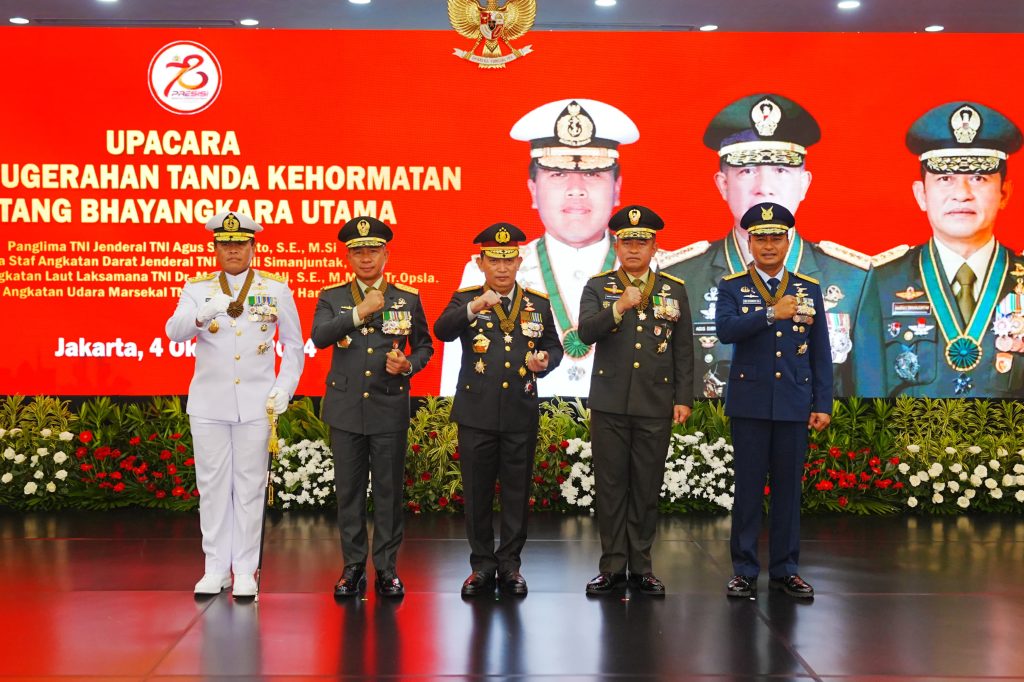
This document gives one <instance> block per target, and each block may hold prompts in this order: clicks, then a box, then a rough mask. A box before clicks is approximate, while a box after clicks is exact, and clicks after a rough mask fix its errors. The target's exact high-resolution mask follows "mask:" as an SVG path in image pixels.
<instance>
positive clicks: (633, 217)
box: [608, 204, 665, 241]
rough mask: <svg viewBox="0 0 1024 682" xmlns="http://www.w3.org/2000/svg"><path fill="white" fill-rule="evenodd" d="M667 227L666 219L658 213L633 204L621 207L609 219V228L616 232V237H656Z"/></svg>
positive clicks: (641, 238) (644, 238)
mask: <svg viewBox="0 0 1024 682" xmlns="http://www.w3.org/2000/svg"><path fill="white" fill-rule="evenodd" d="M663 227H665V221H664V220H662V219H661V216H659V215H658V214H657V213H655V212H654V211H652V210H651V209H649V208H647V207H646V206H639V205H636V204H633V205H631V206H624V207H622V208H620V209H619V210H618V211H616V212H615V214H614V215H613V216H612V217H611V219H610V220H609V221H608V229H609V230H611V231H612V232H614V233H615V238H616V239H640V240H643V241H646V240H648V239H654V235H655V234H656V233H657V232H658V230H660V229H662V228H663Z"/></svg>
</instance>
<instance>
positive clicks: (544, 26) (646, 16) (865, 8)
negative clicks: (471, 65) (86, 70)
mask: <svg viewBox="0 0 1024 682" xmlns="http://www.w3.org/2000/svg"><path fill="white" fill-rule="evenodd" d="M499 1H500V2H501V4H504V0H499ZM836 1H837V0H617V4H616V5H615V6H613V7H598V6H596V5H595V3H594V0H537V3H538V14H537V23H536V25H535V26H534V30H535V31H536V30H541V31H545V30H550V31H589V30H602V31H693V30H697V28H698V27H700V26H702V25H705V24H716V25H717V26H718V27H719V30H721V31H826V32H840V31H854V32H914V31H922V30H924V28H925V27H926V26H929V25H933V24H938V25H941V26H944V27H945V30H946V32H956V33H1019V32H1021V31H1022V30H1024V1H1022V0H862V2H861V6H860V7H859V8H858V9H856V10H852V11H844V10H840V9H838V8H837V7H836ZM10 17H24V18H26V19H28V20H29V25H37V26H140V27H146V26H206V27H239V28H240V29H244V30H252V29H246V28H244V27H242V26H240V24H239V23H238V22H239V20H241V19H243V18H254V19H257V20H259V22H260V24H259V27H260V28H293V29H440V30H445V29H448V28H449V24H448V15H447V9H446V0H371V2H369V4H353V3H351V2H349V0H117V1H116V2H102V1H101V0H0V21H3V22H4V23H5V24H6V23H7V21H8V18H10ZM8 25H9V24H8Z"/></svg>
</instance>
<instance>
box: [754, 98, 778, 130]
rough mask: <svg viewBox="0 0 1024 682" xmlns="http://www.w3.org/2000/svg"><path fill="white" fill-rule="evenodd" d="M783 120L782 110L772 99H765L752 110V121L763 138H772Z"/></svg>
mask: <svg viewBox="0 0 1024 682" xmlns="http://www.w3.org/2000/svg"><path fill="white" fill-rule="evenodd" d="M781 120H782V109H780V108H779V105H778V104H776V103H775V102H773V101H771V100H770V99H763V100H761V101H760V102H758V103H757V104H755V105H754V108H753V109H751V110H750V121H751V122H752V123H753V124H754V129H755V130H757V134H758V135H760V136H761V137H771V136H772V135H774V134H775V129H776V128H778V126H779V121H781Z"/></svg>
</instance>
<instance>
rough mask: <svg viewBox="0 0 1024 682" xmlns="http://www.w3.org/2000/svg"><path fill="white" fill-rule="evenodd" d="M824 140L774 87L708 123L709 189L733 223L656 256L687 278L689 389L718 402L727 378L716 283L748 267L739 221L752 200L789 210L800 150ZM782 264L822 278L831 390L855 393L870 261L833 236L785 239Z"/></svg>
mask: <svg viewBox="0 0 1024 682" xmlns="http://www.w3.org/2000/svg"><path fill="white" fill-rule="evenodd" d="M820 139H821V130H820V128H819V127H818V123H817V121H815V120H814V117H813V116H811V114H810V113H809V112H808V111H807V110H806V109H804V108H803V107H802V106H800V105H799V104H798V103H796V102H794V101H793V100H791V99H788V98H786V97H783V96H781V95H778V94H774V93H764V94H756V95H750V96H748V97H744V98H742V99H739V100H737V101H735V102H733V103H732V104H730V105H729V106H727V107H725V108H724V109H722V110H721V111H720V112H718V114H717V115H716V116H715V117H714V119H712V121H711V123H710V124H708V127H707V130H705V132H704V144H705V146H707V147H708V148H710V149H713V150H714V151H716V152H718V155H719V158H720V165H719V170H718V172H717V173H715V185H716V186H717V187H718V190H719V192H720V193H721V194H722V198H723V199H724V200H725V202H726V203H727V204H728V206H729V210H730V212H731V213H732V217H733V229H732V230H730V231H729V234H727V235H726V236H725V238H724V239H719V240H718V241H716V242H714V243H709V242H707V241H701V242H697V243H695V244H691V245H689V246H685V247H683V248H681V249H678V250H677V251H672V252H669V253H667V254H665V255H663V256H659V258H658V265H659V267H660V268H661V269H662V270H665V271H666V272H668V273H670V274H673V275H676V276H678V277H679V278H681V279H683V280H685V281H686V289H687V291H688V292H689V295H690V308H691V310H692V312H693V338H694V341H695V345H696V350H697V353H696V357H695V360H696V365H695V368H694V377H693V378H694V381H695V386H694V388H695V391H696V394H697V395H700V396H704V397H706V398H720V397H722V391H723V389H724V387H725V381H726V377H728V376H729V357H730V354H729V350H728V349H727V348H724V347H723V345H722V342H721V340H720V339H719V337H718V334H717V333H716V331H715V307H716V302H717V299H718V293H719V292H718V282H719V280H721V279H722V278H723V277H725V276H728V275H731V274H735V273H737V272H743V271H744V270H746V268H747V266H748V265H749V263H750V253H749V250H748V249H747V235H746V233H745V232H744V230H743V227H742V225H741V223H740V219H741V218H742V216H743V214H744V213H745V212H746V211H747V210H748V209H749V208H750V207H751V206H753V205H754V204H757V203H760V202H765V201H770V202H774V203H777V204H781V205H782V206H785V207H786V208H787V209H789V211H790V212H791V213H794V214H795V213H796V212H797V208H798V207H799V205H800V202H801V201H803V199H804V197H805V196H806V193H807V189H808V187H809V186H810V183H811V173H810V171H808V170H807V168H806V165H805V160H806V155H807V148H808V147H810V146H811V145H813V144H815V143H816V142H818V140H820ZM790 241H791V246H790V251H789V254H788V255H787V257H786V269H787V270H789V271H790V272H801V273H803V274H805V275H808V276H810V277H813V278H814V279H817V280H818V281H820V282H821V288H822V292H823V295H824V297H825V308H824V310H822V311H820V314H821V315H822V317H823V318H824V320H825V321H827V326H828V331H829V335H830V337H831V345H832V368H833V377H834V379H833V382H834V384H835V390H836V395H837V396H840V397H844V396H848V395H853V394H854V391H853V371H854V370H853V366H852V365H853V364H855V363H856V362H857V361H858V360H857V358H858V357H859V355H858V354H857V353H856V351H855V350H854V349H855V344H853V342H852V339H853V336H852V334H853V329H854V325H855V323H856V313H857V306H858V304H859V302H860V297H861V292H862V290H863V287H864V280H865V277H866V276H867V271H868V268H869V267H870V266H871V258H870V257H869V256H867V255H866V254H863V253H860V252H859V251H854V250H853V249H850V248H848V247H845V246H842V245H840V244H837V243H835V242H831V241H822V242H818V243H817V244H815V243H812V242H808V241H805V240H804V239H803V238H802V237H801V236H800V234H799V233H797V232H796V231H794V232H793V233H792V234H791V235H790Z"/></svg>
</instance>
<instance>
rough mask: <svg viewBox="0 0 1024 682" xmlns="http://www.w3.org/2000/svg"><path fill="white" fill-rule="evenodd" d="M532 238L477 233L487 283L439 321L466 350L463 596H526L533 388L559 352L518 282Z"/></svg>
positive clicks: (456, 298)
mask: <svg viewBox="0 0 1024 682" xmlns="http://www.w3.org/2000/svg"><path fill="white" fill-rule="evenodd" d="M525 240H526V235H525V234H523V232H522V231H521V230H520V229H519V228H518V227H516V226H515V225H512V224H509V223H495V224H494V225H491V226H490V227H488V228H487V229H485V230H484V231H483V232H481V233H480V234H478V235H477V237H476V239H475V240H474V243H475V244H479V245H480V258H479V261H478V263H479V268H480V271H481V272H483V274H484V279H485V281H484V283H483V284H482V285H475V286H469V287H465V288H463V289H459V290H458V291H456V292H455V293H454V294H453V295H452V298H451V301H450V302H449V303H448V306H447V307H446V308H445V310H444V312H442V313H441V316H440V317H439V318H437V322H435V323H434V334H436V335H437V338H439V339H441V340H442V341H458V342H459V343H460V344H461V345H462V356H461V357H462V367H461V368H460V370H459V385H458V389H457V390H456V392H455V402H454V404H453V405H452V414H451V419H452V421H453V422H455V423H457V424H458V426H459V454H460V456H461V457H460V460H459V463H460V465H461V466H462V488H463V495H464V497H465V500H466V537H467V539H468V540H469V549H470V554H469V563H470V567H471V568H472V573H471V574H470V575H469V577H468V578H466V580H465V582H464V583H463V585H462V595H463V596H465V597H473V596H479V595H491V596H493V594H494V588H495V576H497V585H498V586H499V587H500V588H501V591H502V592H504V593H506V594H510V595H519V596H521V595H525V594H526V592H527V584H526V579H525V578H524V577H523V575H522V573H521V572H520V567H521V565H522V559H521V557H520V555H521V553H522V551H523V546H524V545H525V544H526V526H527V518H528V517H529V513H530V485H531V482H532V479H533V460H534V452H535V450H536V447H537V429H538V425H539V423H540V415H539V409H540V407H539V400H538V397H537V381H538V379H540V378H541V377H543V376H545V375H546V374H547V373H548V372H550V371H552V370H553V369H554V368H556V367H557V366H558V363H559V362H561V360H562V346H561V344H560V343H559V341H558V334H557V333H556V332H555V324H554V317H553V316H552V314H551V304H550V303H549V302H548V299H547V296H545V295H544V294H543V293H541V292H539V291H536V290H534V289H528V288H526V287H524V286H523V285H522V283H520V282H517V281H516V272H517V271H518V270H519V266H520V265H521V263H522V257H521V256H520V255H519V245H520V244H521V243H522V242H524V241H525ZM497 482H500V483H501V493H500V494H501V538H500V542H499V544H498V547H497V549H495V547H494V525H493V516H494V515H493V512H492V508H493V505H494V493H495V483H497Z"/></svg>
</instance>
